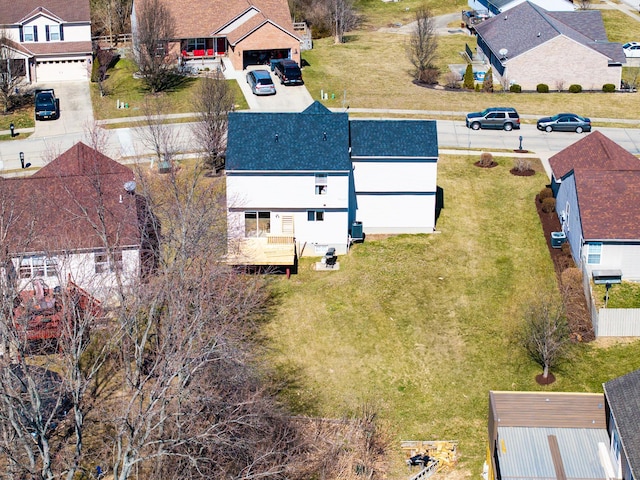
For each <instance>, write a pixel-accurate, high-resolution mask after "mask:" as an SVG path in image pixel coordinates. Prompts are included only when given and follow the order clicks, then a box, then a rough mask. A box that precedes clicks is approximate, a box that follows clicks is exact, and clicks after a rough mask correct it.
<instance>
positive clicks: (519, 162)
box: [513, 158, 532, 172]
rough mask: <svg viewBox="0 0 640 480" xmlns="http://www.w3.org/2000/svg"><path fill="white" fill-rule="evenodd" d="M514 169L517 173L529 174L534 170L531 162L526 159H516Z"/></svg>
mask: <svg viewBox="0 0 640 480" xmlns="http://www.w3.org/2000/svg"><path fill="white" fill-rule="evenodd" d="M513 169H514V170H515V171H516V172H528V171H530V170H532V167H531V160H528V159H526V158H516V160H515V162H514V166H513Z"/></svg>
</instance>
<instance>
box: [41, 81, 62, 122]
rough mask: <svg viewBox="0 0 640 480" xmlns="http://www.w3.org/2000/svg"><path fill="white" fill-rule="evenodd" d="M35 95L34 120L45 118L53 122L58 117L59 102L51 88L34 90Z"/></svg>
mask: <svg viewBox="0 0 640 480" xmlns="http://www.w3.org/2000/svg"><path fill="white" fill-rule="evenodd" d="M35 95H36V98H35V106H36V107H35V111H36V120H44V119H46V118H50V119H52V120H55V119H56V118H58V117H60V102H59V100H58V99H57V98H56V94H55V92H54V91H53V88H47V89H42V90H36V93H35Z"/></svg>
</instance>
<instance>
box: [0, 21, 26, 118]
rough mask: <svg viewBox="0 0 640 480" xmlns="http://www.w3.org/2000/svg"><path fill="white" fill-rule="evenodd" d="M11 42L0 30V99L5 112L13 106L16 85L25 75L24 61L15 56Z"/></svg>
mask: <svg viewBox="0 0 640 480" xmlns="http://www.w3.org/2000/svg"><path fill="white" fill-rule="evenodd" d="M12 43H13V42H12V41H11V40H9V38H7V36H6V33H5V31H4V30H0V101H1V102H2V111H3V113H5V114H6V113H8V112H9V110H11V108H12V107H13V103H12V100H13V97H14V95H15V94H16V87H17V86H18V85H19V84H20V83H21V82H22V81H23V80H24V77H25V75H26V62H25V60H24V59H22V58H16V54H15V50H14V48H13V47H12Z"/></svg>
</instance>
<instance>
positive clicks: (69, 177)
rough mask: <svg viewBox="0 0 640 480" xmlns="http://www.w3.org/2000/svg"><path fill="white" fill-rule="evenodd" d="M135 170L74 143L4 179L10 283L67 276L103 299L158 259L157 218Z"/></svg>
mask: <svg viewBox="0 0 640 480" xmlns="http://www.w3.org/2000/svg"><path fill="white" fill-rule="evenodd" d="M133 180H134V173H133V171H132V170H131V169H130V168H128V167H126V166H124V165H121V164H120V163H118V162H116V161H115V160H112V159H111V158H109V157H107V156H105V155H103V154H101V153H100V152H98V151H96V150H94V149H93V148H91V147H88V146H87V145H85V144H83V143H81V142H80V143H77V144H76V145H74V146H73V147H71V148H70V149H69V150H67V151H66V152H64V153H62V154H61V155H60V156H58V157H57V158H55V159H54V160H53V161H51V162H50V163H48V164H47V165H46V166H44V167H42V168H41V169H39V170H38V171H37V172H36V173H34V174H33V175H31V176H28V177H23V178H2V179H0V198H1V199H2V202H3V204H2V205H3V208H2V211H1V212H0V221H1V222H0V223H1V224H2V245H1V248H2V250H1V251H2V252H3V253H4V255H5V257H4V258H3V261H2V270H3V274H4V278H5V279H6V281H4V282H2V284H3V285H4V287H5V288H7V286H8V285H10V288H12V289H13V291H15V292H20V291H22V290H23V289H26V290H32V289H33V288H32V287H30V286H31V285H32V284H33V282H34V281H40V282H42V283H43V284H44V285H46V286H47V287H48V288H50V289H54V288H55V287H58V286H60V287H62V288H65V287H66V286H67V284H68V282H69V281H71V282H73V283H75V284H76V285H78V286H80V287H82V288H83V289H85V290H87V291H88V292H89V293H91V294H92V295H93V296H95V297H96V298H99V299H100V300H108V299H110V298H111V297H112V296H113V294H114V291H115V289H116V288H117V287H118V286H119V285H124V286H125V287H126V286H129V285H131V284H132V283H134V282H135V281H136V280H138V279H139V278H141V277H142V276H144V275H146V274H149V273H151V272H152V271H153V269H154V268H155V266H156V263H157V262H156V254H157V244H158V239H157V233H158V231H159V224H158V222H157V220H156V218H155V217H154V216H153V215H152V213H151V212H150V210H149V208H148V206H147V202H146V201H145V198H144V197H143V196H141V195H139V194H137V193H136V192H135V190H134V187H135V183H133V182H132V181H133Z"/></svg>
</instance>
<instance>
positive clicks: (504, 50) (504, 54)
mask: <svg viewBox="0 0 640 480" xmlns="http://www.w3.org/2000/svg"><path fill="white" fill-rule="evenodd" d="M498 53H499V54H500V56H501V57H502V58H506V57H507V53H509V50H507V49H506V48H501V49H500V51H499V52H498Z"/></svg>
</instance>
